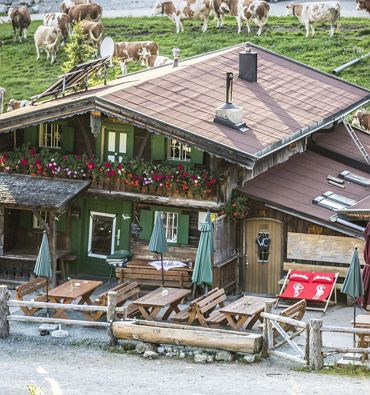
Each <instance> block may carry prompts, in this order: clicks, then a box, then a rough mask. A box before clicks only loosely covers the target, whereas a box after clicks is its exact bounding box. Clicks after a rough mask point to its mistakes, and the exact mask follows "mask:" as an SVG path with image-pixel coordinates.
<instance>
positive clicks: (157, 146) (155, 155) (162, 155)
mask: <svg viewBox="0 0 370 395" xmlns="http://www.w3.org/2000/svg"><path fill="white" fill-rule="evenodd" d="M151 145H152V160H165V159H166V142H165V137H164V136H157V135H155V134H153V135H152V138H151Z"/></svg>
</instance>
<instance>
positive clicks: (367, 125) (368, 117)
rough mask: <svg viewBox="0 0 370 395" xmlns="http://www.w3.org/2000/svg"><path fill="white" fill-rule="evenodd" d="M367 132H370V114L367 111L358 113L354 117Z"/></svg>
mask: <svg viewBox="0 0 370 395" xmlns="http://www.w3.org/2000/svg"><path fill="white" fill-rule="evenodd" d="M353 120H354V121H357V122H358V123H359V124H360V126H362V127H363V128H364V129H365V130H366V131H368V132H370V113H368V112H365V111H361V110H360V111H357V112H356V114H355V116H354V117H353Z"/></svg>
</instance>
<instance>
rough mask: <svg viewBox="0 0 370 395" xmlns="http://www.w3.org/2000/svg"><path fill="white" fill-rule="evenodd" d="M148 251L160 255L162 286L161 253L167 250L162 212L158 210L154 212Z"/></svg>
mask: <svg viewBox="0 0 370 395" xmlns="http://www.w3.org/2000/svg"><path fill="white" fill-rule="evenodd" d="M149 251H152V252H156V253H157V254H160V255H161V267H162V286H164V273H163V253H164V252H167V251H168V246H167V239H166V233H165V231H164V226H163V221H162V213H161V212H158V211H157V212H156V213H155V221H154V227H153V231H152V235H151V236H150V241H149Z"/></svg>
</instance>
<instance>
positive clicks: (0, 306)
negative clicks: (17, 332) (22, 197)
mask: <svg viewBox="0 0 370 395" xmlns="http://www.w3.org/2000/svg"><path fill="white" fill-rule="evenodd" d="M9 299H10V292H9V291H8V287H7V286H6V285H0V339H6V338H7V337H9V321H8V315H9V307H8V300H9Z"/></svg>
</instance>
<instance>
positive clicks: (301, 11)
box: [287, 1, 340, 37]
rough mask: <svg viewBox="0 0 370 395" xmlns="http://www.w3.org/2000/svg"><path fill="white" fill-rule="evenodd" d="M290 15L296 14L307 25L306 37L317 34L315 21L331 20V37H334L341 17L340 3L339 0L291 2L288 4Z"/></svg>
mask: <svg viewBox="0 0 370 395" xmlns="http://www.w3.org/2000/svg"><path fill="white" fill-rule="evenodd" d="M287 9H288V16H296V17H297V18H298V19H299V21H300V22H302V23H303V24H304V25H305V28H306V37H308V36H309V34H310V27H311V31H312V36H314V35H315V29H314V26H313V23H314V22H329V23H330V32H329V37H332V36H333V34H334V31H335V28H337V29H338V19H339V18H340V3H339V2H338V1H327V2H312V3H289V4H288V5H287Z"/></svg>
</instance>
